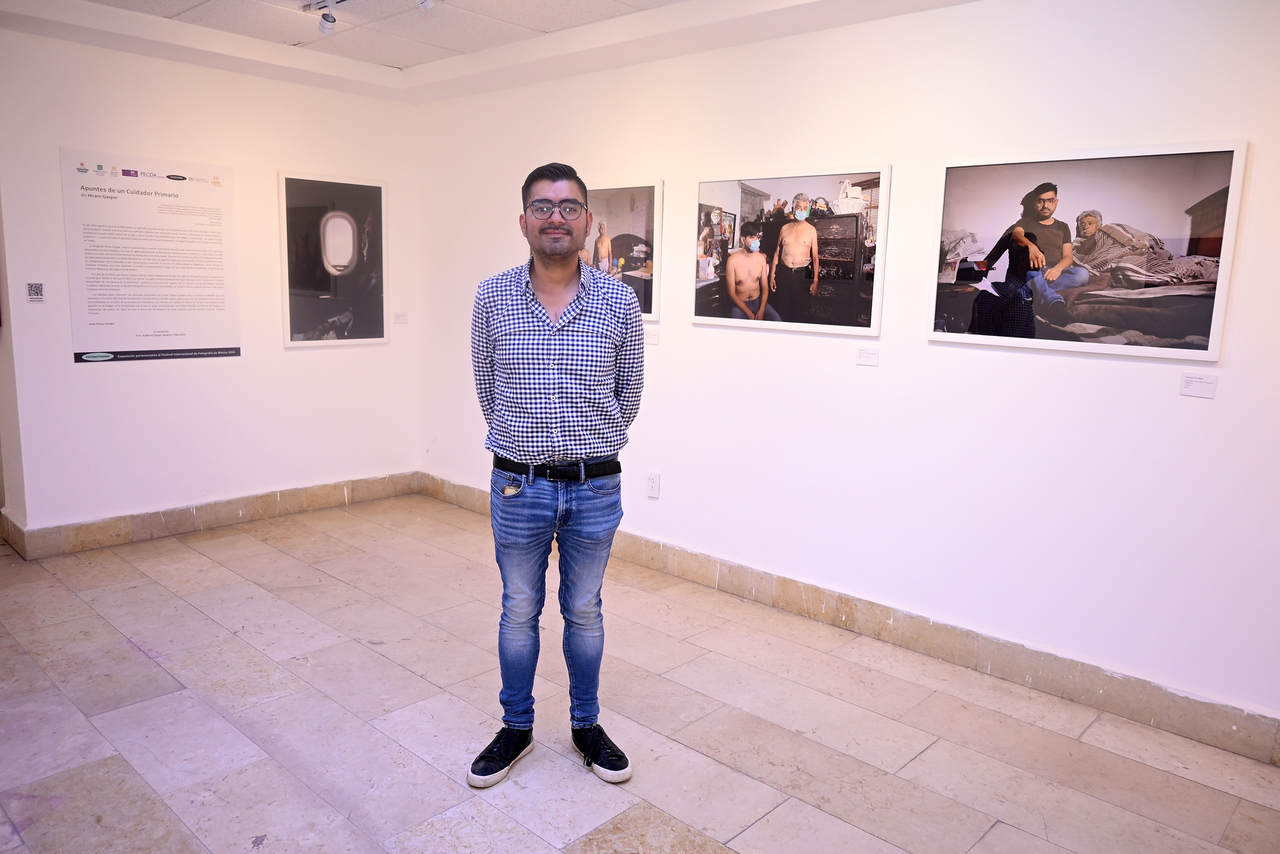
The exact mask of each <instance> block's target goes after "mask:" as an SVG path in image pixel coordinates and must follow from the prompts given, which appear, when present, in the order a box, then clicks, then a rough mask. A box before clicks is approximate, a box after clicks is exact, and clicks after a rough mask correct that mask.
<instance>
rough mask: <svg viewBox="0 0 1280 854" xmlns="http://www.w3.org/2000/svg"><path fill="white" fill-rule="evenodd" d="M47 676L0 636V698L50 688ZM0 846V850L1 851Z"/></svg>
mask: <svg viewBox="0 0 1280 854" xmlns="http://www.w3.org/2000/svg"><path fill="white" fill-rule="evenodd" d="M52 687H53V683H52V682H50V681H49V677H48V676H46V675H45V672H44V671H43V670H41V669H40V665H38V664H36V660H35V659H34V658H32V657H31V656H30V655H28V654H27V651H26V650H25V649H23V648H22V644H20V643H18V641H17V639H15V638H14V637H13V636H12V635H5V636H4V637H0V700H7V699H9V698H10V697H21V696H22V695H23V694H34V693H35V692H36V691H44V690H46V689H48V688H52ZM3 850H4V849H3V848H0V851H3Z"/></svg>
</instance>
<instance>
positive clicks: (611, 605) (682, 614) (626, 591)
mask: <svg viewBox="0 0 1280 854" xmlns="http://www.w3.org/2000/svg"><path fill="white" fill-rule="evenodd" d="M663 592H666V591H663ZM601 599H602V601H603V607H604V611H605V613H606V614H616V615H618V616H619V617H623V618H625V619H628V620H631V621H632V622H638V623H643V624H644V625H646V626H648V627H649V628H651V629H657V630H658V631H660V632H662V633H663V634H666V635H669V636H671V637H673V638H677V639H679V640H684V639H686V638H688V637H689V636H690V635H695V634H697V633H698V632H701V631H706V630H707V629H710V628H714V627H715V626H718V625H720V624H721V623H723V622H724V620H723V619H722V618H720V617H717V616H714V615H712V614H708V613H707V612H706V611H700V610H698V609H697V608H691V607H689V606H688V605H682V604H681V603H679V602H676V601H674V600H672V599H671V598H669V597H665V596H662V595H660V594H657V593H649V592H647V591H644V590H637V589H636V588H634V587H627V586H625V585H618V586H617V587H615V588H613V589H611V590H610V591H609V595H608V596H603V595H602V596H601Z"/></svg>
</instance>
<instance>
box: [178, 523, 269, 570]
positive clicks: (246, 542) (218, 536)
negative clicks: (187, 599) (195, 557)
mask: <svg viewBox="0 0 1280 854" xmlns="http://www.w3.org/2000/svg"><path fill="white" fill-rule="evenodd" d="M178 540H179V541H181V542H182V543H184V544H186V545H187V546H190V547H191V548H193V549H195V550H196V551H198V552H200V554H202V555H204V556H205V557H207V558H210V559H211V560H215V561H217V562H218V563H226V562H227V561H229V560H239V559H240V558H245V557H249V556H251V555H261V554H270V553H272V552H274V551H275V549H273V548H271V546H269V545H267V544H266V543H264V542H262V541H261V540H258V539H254V538H253V537H251V536H249V535H248V534H244V533H241V532H240V531H237V530H236V529H235V528H217V529H214V530H212V531H194V532H192V533H190V534H182V535H181V536H179V537H178Z"/></svg>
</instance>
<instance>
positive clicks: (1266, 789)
mask: <svg viewBox="0 0 1280 854" xmlns="http://www.w3.org/2000/svg"><path fill="white" fill-rule="evenodd" d="M1080 740H1081V741H1083V742H1084V743H1085V744H1092V745H1094V746H1096V747H1101V748H1103V749H1104V750H1109V751H1111V752H1112V753H1118V754H1119V755H1121V756H1127V757H1129V758H1130V759H1134V760H1137V761H1138V762H1141V763H1143V764H1144V765H1150V766H1151V767H1153V768H1160V769H1162V770H1164V771H1168V772H1170V773H1171V774H1177V775H1178V776H1179V777H1186V778H1187V779H1188V780H1195V781H1196V782H1197V783H1203V784H1204V785H1206V786H1212V787H1213V788H1215V789H1219V790H1221V791H1224V792H1230V793H1231V794H1233V795H1236V796H1237V797H1240V798H1244V799H1245V800H1246V801H1253V802H1254V803H1257V804H1261V805H1263V806H1267V807H1270V808H1271V809H1273V810H1280V768H1278V767H1276V766H1275V765H1265V764H1263V763H1261V762H1258V761H1256V760H1254V759H1249V758H1248V757H1245V756H1239V755H1237V754H1235V753H1228V752H1227V751H1225V750H1221V749H1219V748H1217V747H1211V746H1210V745H1207V744H1201V743H1200V742H1198V741H1192V740H1191V739H1189V738H1183V737H1182V736H1180V735H1174V734H1173V733H1171V732H1165V731H1164V730H1158V729H1153V728H1151V727H1148V726H1143V725H1142V724H1139V723H1134V722H1133V721H1127V720H1125V719H1124V718H1118V717H1116V716H1115V715H1110V714H1103V715H1100V716H1099V717H1098V720H1097V721H1095V722H1094V724H1093V725H1092V726H1090V727H1089V729H1088V730H1086V731H1085V734H1084V735H1083V736H1081V738H1080Z"/></svg>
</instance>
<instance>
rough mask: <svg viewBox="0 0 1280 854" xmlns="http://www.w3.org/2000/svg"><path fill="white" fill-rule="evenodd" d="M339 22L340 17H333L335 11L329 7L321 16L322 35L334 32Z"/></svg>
mask: <svg viewBox="0 0 1280 854" xmlns="http://www.w3.org/2000/svg"><path fill="white" fill-rule="evenodd" d="M337 23H338V19H337V18H335V17H333V13H332V12H330V11H329V10H328V9H326V10H325V12H324V14H323V15H321V16H320V35H322V36H327V35H329V34H330V33H332V32H333V28H334V26H335V25H336V24H337Z"/></svg>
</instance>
